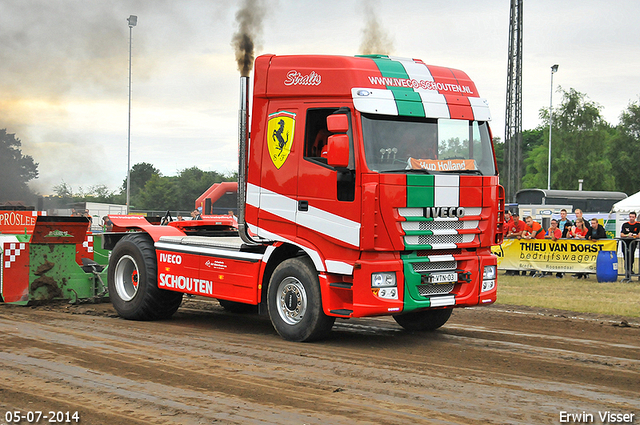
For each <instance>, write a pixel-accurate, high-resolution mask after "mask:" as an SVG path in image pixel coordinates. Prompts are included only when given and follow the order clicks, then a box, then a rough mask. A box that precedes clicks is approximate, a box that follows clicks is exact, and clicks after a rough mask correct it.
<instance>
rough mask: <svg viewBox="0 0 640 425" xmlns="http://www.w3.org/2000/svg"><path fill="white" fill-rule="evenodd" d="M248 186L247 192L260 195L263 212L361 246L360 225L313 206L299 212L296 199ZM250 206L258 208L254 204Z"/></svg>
mask: <svg viewBox="0 0 640 425" xmlns="http://www.w3.org/2000/svg"><path fill="white" fill-rule="evenodd" d="M248 186H249V185H247V191H249V190H251V191H252V192H256V193H259V194H260V202H259V205H260V209H261V210H263V211H267V212H269V213H271V214H273V215H276V216H278V217H280V218H282V219H285V220H287V221H291V222H294V223H297V224H298V225H300V226H303V227H306V228H308V229H311V230H313V231H314V232H318V233H321V234H323V235H325V236H330V237H332V238H335V239H337V240H339V241H342V242H344V243H347V244H349V245H352V246H356V247H357V246H359V245H360V223H358V222H355V221H352V220H349V219H346V218H344V217H341V216H339V215H336V214H332V213H330V212H327V211H324V210H321V209H319V208H316V207H313V206H311V205H310V206H309V210H308V211H298V202H297V201H296V200H295V199H292V198H289V197H287V196H284V195H280V194H278V193H276V192H273V191H271V190H268V189H265V188H260V187H257V186H253V185H251V186H252V187H251V188H250V189H249V187H248ZM252 198H253V197H252ZM247 203H248V198H247ZM250 205H253V206H256V205H254V204H250ZM258 236H261V237H267V236H265V235H264V234H260V233H258ZM276 240H279V239H276Z"/></svg>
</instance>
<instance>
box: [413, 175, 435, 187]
mask: <svg viewBox="0 0 640 425" xmlns="http://www.w3.org/2000/svg"><path fill="white" fill-rule="evenodd" d="M435 184H436V178H435V176H434V175H429V174H407V186H434V185H435Z"/></svg>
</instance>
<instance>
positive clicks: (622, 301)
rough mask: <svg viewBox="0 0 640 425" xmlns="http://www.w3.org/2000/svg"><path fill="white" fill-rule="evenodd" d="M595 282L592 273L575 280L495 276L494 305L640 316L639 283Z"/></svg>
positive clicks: (503, 274)
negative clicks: (495, 298)
mask: <svg viewBox="0 0 640 425" xmlns="http://www.w3.org/2000/svg"><path fill="white" fill-rule="evenodd" d="M620 280H621V278H619V280H618V282H603V283H598V281H597V279H596V276H595V274H592V275H589V278H588V279H586V280H585V279H575V278H573V277H571V274H565V276H564V278H563V279H557V278H556V277H555V275H549V276H546V277H541V278H538V277H529V276H507V275H505V272H504V271H500V272H499V274H498V300H497V302H496V304H514V305H524V306H530V307H542V308H555V309H561V310H570V311H576V312H582V313H597V314H612V315H620V316H631V317H640V282H639V281H638V280H637V278H634V280H633V281H632V282H630V283H621V282H620Z"/></svg>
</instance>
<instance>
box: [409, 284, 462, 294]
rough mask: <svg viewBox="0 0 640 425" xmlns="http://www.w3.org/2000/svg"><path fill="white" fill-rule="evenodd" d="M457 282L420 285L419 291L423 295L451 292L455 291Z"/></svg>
mask: <svg viewBox="0 0 640 425" xmlns="http://www.w3.org/2000/svg"><path fill="white" fill-rule="evenodd" d="M454 286H455V283H445V284H442V285H418V286H417V288H418V293H419V294H420V295H421V296H423V297H428V296H430V295H442V294H449V293H451V291H453V287H454Z"/></svg>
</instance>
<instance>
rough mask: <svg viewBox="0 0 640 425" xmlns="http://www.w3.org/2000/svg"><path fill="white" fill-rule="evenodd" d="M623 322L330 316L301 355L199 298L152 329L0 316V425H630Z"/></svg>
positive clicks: (23, 310)
mask: <svg viewBox="0 0 640 425" xmlns="http://www.w3.org/2000/svg"><path fill="white" fill-rule="evenodd" d="M638 322H640V320H639V319H637V318H636V319H625V318H621V317H606V316H592V315H575V314H572V313H567V312H560V311H549V310H540V309H524V308H515V307H514V308H505V307H504V306H492V307H485V308H474V309H465V310H462V309H460V310H456V311H455V312H454V314H453V316H452V318H451V320H450V321H449V322H448V323H447V324H446V325H445V326H444V327H443V328H441V329H439V330H438V331H436V332H432V333H410V332H406V331H404V330H402V329H401V328H400V327H399V326H398V325H397V324H396V323H395V322H394V321H393V320H392V319H391V318H388V317H385V318H369V319H352V320H338V321H337V322H336V325H335V326H334V329H333V332H332V334H331V336H330V338H329V339H327V340H325V341H321V342H316V343H307V344H304V343H291V342H287V341H284V340H282V339H281V338H280V337H279V336H278V335H277V334H276V332H275V331H274V330H273V328H272V326H271V323H270V322H269V320H268V318H265V317H259V316H253V315H237V314H232V313H228V312H225V311H224V310H223V309H222V308H221V307H220V306H219V305H218V303H217V302H216V301H209V300H205V299H194V300H188V301H185V302H184V303H183V306H182V307H181V308H180V310H179V311H178V313H177V314H176V315H175V316H174V317H173V318H172V319H171V320H166V321H160V322H132V321H126V320H123V319H121V318H119V317H118V316H117V315H116V314H115V312H114V310H113V308H112V307H111V305H110V304H87V305H80V306H77V305H75V306H71V305H65V304H61V305H55V306H40V307H17V306H10V305H3V304H0V340H1V341H2V346H1V348H0V415H1V416H0V424H4V423H5V422H6V420H7V416H6V412H7V411H16V410H19V411H22V412H23V413H25V412H28V411H42V412H43V415H47V416H49V415H50V413H49V412H50V411H53V412H58V411H60V412H71V413H73V412H76V411H77V412H78V414H79V417H80V423H82V424H111V425H119V424H212V423H215V424H265V423H266V424H353V423H363V424H418V423H434V424H473V423H478V424H480V423H482V424H556V423H561V419H562V417H561V415H562V413H561V412H566V414H581V413H586V414H591V415H593V419H594V420H593V422H592V423H601V421H600V418H599V415H598V413H599V412H603V413H604V412H606V411H610V412H614V413H626V414H628V415H630V414H633V415H635V416H633V422H632V423H640V419H639V416H640V324H639V323H638ZM565 419H566V416H565ZM47 422H48V421H47ZM21 423H27V421H26V420H23V421H22V422H21ZM40 423H45V421H44V420H41V422H40ZM72 423H74V422H72Z"/></svg>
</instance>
